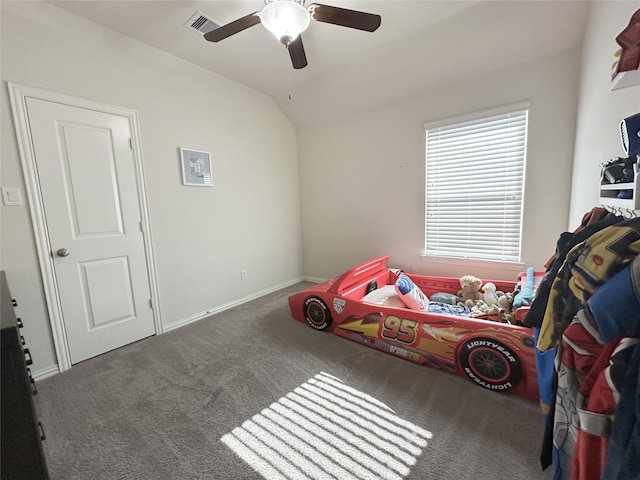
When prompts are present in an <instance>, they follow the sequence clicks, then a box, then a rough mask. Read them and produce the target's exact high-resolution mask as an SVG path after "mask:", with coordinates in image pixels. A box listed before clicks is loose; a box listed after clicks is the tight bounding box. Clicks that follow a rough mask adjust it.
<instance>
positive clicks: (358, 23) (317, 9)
mask: <svg viewBox="0 0 640 480" xmlns="http://www.w3.org/2000/svg"><path fill="white" fill-rule="evenodd" d="M309 12H310V13H311V16H312V17H313V18H314V19H316V20H317V21H319V22H324V23H332V24H334V25H340V26H342V27H349V28H356V29H358V30H364V31H366V32H374V31H375V30H377V29H378V27H379V26H380V23H381V22H382V18H381V17H380V15H376V14H373V13H367V12H360V11H358V10H349V9H348V8H339V7H332V6H330V5H322V4H320V3H312V4H311V5H309Z"/></svg>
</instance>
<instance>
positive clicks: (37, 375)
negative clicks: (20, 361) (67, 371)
mask: <svg viewBox="0 0 640 480" xmlns="http://www.w3.org/2000/svg"><path fill="white" fill-rule="evenodd" d="M57 373H60V369H59V368H58V365H57V364H56V365H51V366H50V367H45V368H41V369H40V370H37V371H33V372H31V376H32V377H33V379H34V380H35V381H36V382H37V381H39V380H44V379H45V378H49V377H53V376H54V375H55V374H57Z"/></svg>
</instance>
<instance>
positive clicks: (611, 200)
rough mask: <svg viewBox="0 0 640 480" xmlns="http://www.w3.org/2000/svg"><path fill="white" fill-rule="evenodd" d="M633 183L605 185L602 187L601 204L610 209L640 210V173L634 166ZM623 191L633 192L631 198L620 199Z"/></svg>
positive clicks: (636, 166) (636, 164) (635, 165)
mask: <svg viewBox="0 0 640 480" xmlns="http://www.w3.org/2000/svg"><path fill="white" fill-rule="evenodd" d="M633 173H634V177H633V181H632V182H628V183H604V184H602V185H600V204H601V205H604V206H610V207H619V208H627V209H629V210H640V171H639V169H638V163H635V164H634V166H633ZM621 190H631V198H618V193H620V191H621Z"/></svg>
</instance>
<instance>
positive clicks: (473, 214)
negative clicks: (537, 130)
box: [425, 109, 528, 262]
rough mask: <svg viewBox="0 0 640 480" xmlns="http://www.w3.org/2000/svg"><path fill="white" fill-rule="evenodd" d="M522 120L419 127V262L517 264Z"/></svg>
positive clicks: (508, 117)
mask: <svg viewBox="0 0 640 480" xmlns="http://www.w3.org/2000/svg"><path fill="white" fill-rule="evenodd" d="M527 113H528V110H527V109H519V110H517V111H511V112H506V113H501V114H495V115H491V116H485V117H484V118H479V119H476V120H472V121H465V122H461V123H454V124H449V125H445V126H439V127H437V128H429V126H428V125H427V126H425V128H426V142H427V145H426V146H427V148H426V199H425V201H426V204H425V216H426V218H425V254H426V255H436V256H447V257H462V258H473V259H481V260H494V261H504V262H519V261H520V238H521V230H522V199H523V189H524V166H525V156H526V143H527Z"/></svg>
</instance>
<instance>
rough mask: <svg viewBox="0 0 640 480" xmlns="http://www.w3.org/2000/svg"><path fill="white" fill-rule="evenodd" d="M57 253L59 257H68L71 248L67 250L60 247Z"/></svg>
mask: <svg viewBox="0 0 640 480" xmlns="http://www.w3.org/2000/svg"><path fill="white" fill-rule="evenodd" d="M56 254H57V255H58V256H59V257H66V256H68V255H69V250H67V249H66V248H61V249H59V250H58V251H57V252H56Z"/></svg>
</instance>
